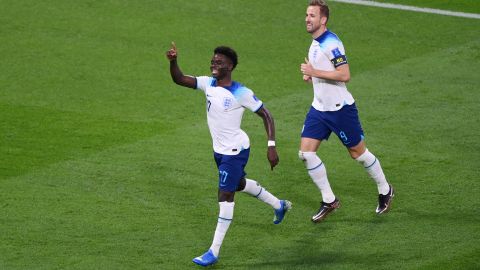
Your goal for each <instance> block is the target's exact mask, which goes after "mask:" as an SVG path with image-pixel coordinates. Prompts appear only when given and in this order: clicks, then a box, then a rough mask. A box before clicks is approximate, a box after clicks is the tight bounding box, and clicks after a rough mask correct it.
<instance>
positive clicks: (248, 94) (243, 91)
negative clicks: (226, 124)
mask: <svg viewBox="0 0 480 270" xmlns="http://www.w3.org/2000/svg"><path fill="white" fill-rule="evenodd" d="M234 95H235V98H236V99H237V101H238V103H240V105H242V106H243V107H245V108H247V109H249V110H251V111H252V112H257V111H258V110H259V109H260V108H261V107H262V106H263V102H262V101H261V100H259V99H258V98H257V97H256V96H255V94H254V93H253V91H252V90H250V89H249V88H247V87H245V86H242V87H240V88H238V89H237V90H236V91H235V93H234Z"/></svg>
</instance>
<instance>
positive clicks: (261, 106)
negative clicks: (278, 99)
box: [253, 103, 263, 113]
mask: <svg viewBox="0 0 480 270" xmlns="http://www.w3.org/2000/svg"><path fill="white" fill-rule="evenodd" d="M261 108H263V103H262V104H261V105H260V107H258V109H256V110H255V111H253V112H254V113H256V112H258V111H259V110H260V109H261Z"/></svg>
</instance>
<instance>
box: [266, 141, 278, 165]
mask: <svg viewBox="0 0 480 270" xmlns="http://www.w3.org/2000/svg"><path fill="white" fill-rule="evenodd" d="M267 158H268V161H269V162H270V168H271V170H272V171H273V168H274V167H275V166H277V164H278V162H280V159H279V158H278V154H277V149H276V148H275V146H269V147H268V150H267Z"/></svg>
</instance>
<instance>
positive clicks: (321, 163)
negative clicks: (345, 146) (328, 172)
mask: <svg viewBox="0 0 480 270" xmlns="http://www.w3.org/2000/svg"><path fill="white" fill-rule="evenodd" d="M322 165H323V162H320V164H319V165H318V166H316V167H314V168H311V169H307V170H309V171H313V170H315V169H316V168H318V167H320V166H322Z"/></svg>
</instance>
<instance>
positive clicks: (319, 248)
mask: <svg viewBox="0 0 480 270" xmlns="http://www.w3.org/2000/svg"><path fill="white" fill-rule="evenodd" d="M306 2H307V1H273V0H266V1H251V0H248V1H241V0H232V1H215V2H214V1H207V0H201V1H200V0H199V1H173V0H162V1H147V0H142V1H120V0H118V1H114V0H105V1H90V0H84V1H71V0H65V1H58V0H56V1H55V0H50V1H49V0H45V1H30V0H24V1H12V0H0V5H1V7H2V8H1V9H0V269H45V270H47V269H48V270H51V269H198V267H197V266H195V265H194V264H193V263H192V262H191V259H192V258H193V257H195V256H198V255H200V254H201V253H203V252H204V251H205V250H206V249H207V248H208V247H209V246H210V243H211V240H212V237H213V232H214V229H215V224H216V218H217V215H218V205H217V202H216V187H217V179H216V176H217V172H216V168H215V165H214V161H213V157H212V149H211V139H210V135H209V132H208V128H207V125H206V119H205V103H204V102H205V100H204V97H203V96H202V94H201V93H199V92H194V91H190V90H188V89H185V88H181V87H179V86H176V85H175V84H174V83H173V82H172V81H171V79H170V75H169V71H168V62H167V60H166V58H165V56H164V54H165V51H166V50H167V49H168V48H169V46H170V42H171V41H175V42H176V44H177V47H178V50H179V63H180V66H181V68H182V69H183V71H184V72H185V73H186V74H192V75H205V74H208V73H209V61H210V58H211V55H212V50H213V48H214V47H215V46H217V45H229V46H232V47H233V48H235V49H236V50H237V52H238V53H239V65H238V67H237V70H236V71H235V72H234V79H235V80H238V81H240V82H242V83H244V84H245V85H247V86H249V87H250V88H252V89H253V90H254V91H255V93H256V94H257V96H258V97H259V98H261V99H262V100H263V101H264V102H265V104H266V106H267V108H269V110H270V111H271V112H272V114H273V116H274V118H275V120H276V126H277V148H278V152H279V155H280V164H279V166H278V167H277V168H276V169H275V170H274V171H273V172H272V171H270V170H269V164H268V161H267V159H266V136H265V131H264V128H263V123H262V121H261V119H260V118H259V117H257V116H256V115H255V114H253V113H250V112H248V111H246V112H245V115H244V120H243V126H242V127H243V129H244V130H245V131H246V132H247V133H248V134H249V135H250V139H251V144H252V150H251V157H250V161H249V164H248V166H247V172H248V175H249V177H251V178H253V179H256V180H258V181H259V182H261V183H262V185H263V186H265V187H266V188H267V189H268V190H270V191H271V192H272V193H274V194H277V195H278V196H279V197H281V198H286V199H289V200H291V201H292V202H293V204H294V207H293V210H292V211H291V212H290V213H289V214H288V216H287V217H286V219H285V221H284V222H283V223H282V224H281V225H278V226H274V225H273V224H272V217H273V211H272V209H271V208H269V207H268V206H266V205H264V204H262V203H261V202H260V201H258V200H256V199H253V198H251V197H249V196H247V195H245V194H237V196H236V208H235V214H234V221H233V223H232V226H231V227H230V230H229V232H228V234H227V237H226V239H225V241H224V244H223V247H222V250H221V254H220V261H219V262H218V264H217V265H215V266H214V267H213V269H302V270H303V269H325V270H326V269H479V268H480V263H479V256H478V255H479V254H480V218H479V216H480V212H479V209H480V199H479V198H480V196H479V195H478V194H479V193H480V185H479V179H480V169H479V168H480V163H479V154H478V153H479V152H480V146H479V143H478V139H479V138H480V120H479V119H480V118H479V115H480V106H479V104H480V93H479V92H478V90H479V86H480V35H479V34H480V32H479V29H480V20H476V19H467V18H458V17H448V16H443V15H434V14H425V13H416V12H409V11H399V10H392V9H381V8H374V7H366V6H356V5H349V4H343V3H336V2H331V3H330V7H331V13H332V16H331V19H330V23H329V28H330V29H331V30H332V31H334V32H336V33H337V34H338V35H339V36H340V38H341V39H342V41H343V42H344V44H345V47H346V50H347V56H348V57H349V63H350V67H351V73H352V78H351V82H350V83H349V84H348V87H349V90H350V91H351V92H352V94H353V95H354V97H355V99H356V102H357V106H358V108H359V112H360V118H361V120H362V124H363V127H364V130H365V133H366V141H367V145H368V146H369V149H370V150H371V151H372V152H373V153H375V155H377V156H378V157H379V158H380V160H381V162H382V165H383V168H384V171H385V173H386V175H387V178H388V179H389V181H390V182H391V183H392V184H393V185H394V186H395V188H396V192H397V194H396V197H395V199H394V202H393V207H392V210H391V212H390V213H389V214H388V215H385V216H382V217H377V216H375V214H374V210H375V207H376V202H377V195H376V187H375V185H374V184H373V182H372V181H371V180H370V179H369V178H368V176H367V174H366V173H365V172H364V171H363V169H362V168H361V166H360V165H358V164H357V163H356V162H355V161H353V160H351V158H350V157H349V156H348V154H347V152H346V151H345V149H344V148H343V146H342V145H341V144H340V142H339V140H338V139H337V138H336V137H331V139H330V140H329V141H328V142H326V143H324V144H322V146H321V149H320V151H319V156H320V157H321V158H322V160H323V161H324V162H325V164H326V167H327V171H328V174H329V179H330V182H331V184H332V187H333V189H334V191H335V193H336V195H337V196H338V197H339V198H340V199H341V200H342V208H340V209H339V210H338V211H337V212H336V213H335V214H333V215H331V216H330V217H329V218H328V219H327V220H326V221H325V222H324V223H322V224H316V225H315V224H312V223H311V222H310V220H309V219H310V217H311V215H312V214H313V213H314V212H315V211H316V209H317V207H318V205H319V201H320V193H319V192H318V190H317V189H316V187H315V186H314V184H313V183H312V182H311V180H310V178H309V177H308V175H307V173H306V171H305V169H304V166H303V164H302V162H301V161H299V160H298V157H297V151H298V145H299V133H300V130H301V127H302V123H303V119H304V116H305V113H306V112H307V109H308V108H309V104H310V103H311V99H312V89H311V86H310V85H307V84H305V83H304V82H303V81H302V79H301V75H300V71H299V65H300V63H301V62H302V60H303V58H304V57H305V56H306V54H307V50H308V46H309V45H310V42H311V38H310V36H309V35H308V34H307V33H306V32H305V27H304V14H305V9H306ZM382 2H393V3H399V4H414V5H420V4H422V5H423V6H424V7H431V8H442V9H449V10H454V11H462V12H470V13H480V3H478V2H477V1H467V0H463V1H439V0H438V1H433V0H430V1H413V0H412V1H410V0H405V1H398V0H397V1H382Z"/></svg>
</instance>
